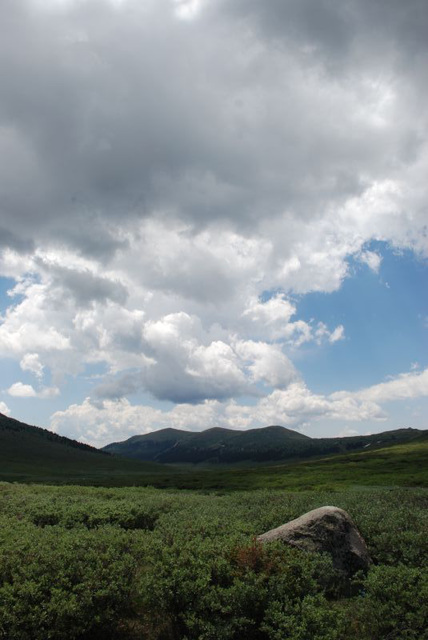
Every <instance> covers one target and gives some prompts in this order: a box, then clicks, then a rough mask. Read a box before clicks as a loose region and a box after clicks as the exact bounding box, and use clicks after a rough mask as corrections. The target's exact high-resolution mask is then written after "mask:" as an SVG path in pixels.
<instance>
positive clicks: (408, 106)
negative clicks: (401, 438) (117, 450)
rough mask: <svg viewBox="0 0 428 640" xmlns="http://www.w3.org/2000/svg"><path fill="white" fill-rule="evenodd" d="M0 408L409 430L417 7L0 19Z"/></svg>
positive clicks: (422, 362) (419, 65) (100, 437)
mask: <svg viewBox="0 0 428 640" xmlns="http://www.w3.org/2000/svg"><path fill="white" fill-rule="evenodd" d="M0 24H1V25H2V37H1V38H0V77H1V78H2V82H1V83H0V412H2V413H5V414H7V415H10V416H12V417H14V418H16V419H18V420H23V421H25V422H27V423H29V424H35V425H38V426H43V427H45V428H48V429H51V430H52V431H55V432H56V433H60V434H62V435H66V436H68V437H71V438H76V439H79V440H81V441H83V442H88V443H90V444H93V445H95V446H103V445H105V444H107V443H109V442H112V441H119V440H124V439H126V438H128V437H130V436H131V435H135V434H143V433H149V432H151V431H154V430H156V429H160V428H165V427H175V428H181V429H189V430H193V431H198V430H202V429H206V428H210V427H215V426H220V427H227V428H231V429H248V428H257V427H264V426H267V425H270V424H280V425H283V426H286V427H288V428H291V429H296V430H298V431H301V432H302V433H305V434H307V435H310V436H312V437H326V436H336V435H341V436H346V435H353V434H365V433H376V432H380V431H385V430H389V429H395V428H400V427H415V428H426V427H427V423H426V415H427V409H428V357H427V355H428V349H427V346H428V345H427V332H428V296H427V280H428V279H427V275H428V269H427V265H428V262H427V258H428V232H427V226H428V211H427V204H428V180H427V175H428V126H427V125H428V111H427V108H426V105H427V103H428V82H427V76H426V70H427V68H428V40H427V38H426V33H427V30H428V5H427V3H426V2H425V1H424V0H408V1H407V2H406V3H403V2H402V1H401V0H270V1H269V2H260V1H258V0H257V1H256V0H245V1H244V0H227V1H226V0H2V2H1V3H0Z"/></svg>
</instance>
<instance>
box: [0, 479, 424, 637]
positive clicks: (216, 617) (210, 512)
mask: <svg viewBox="0 0 428 640" xmlns="http://www.w3.org/2000/svg"><path fill="white" fill-rule="evenodd" d="M427 503H428V492H427V491H426V490H423V489H394V490H365V491H356V490H354V491H346V492H337V491H336V492H330V493H328V492H322V491H317V492H314V491H311V492H309V491H301V492H299V493H290V492H283V491H268V490H259V491H253V492H236V493H229V494H226V495H220V494H219V493H210V494H209V493H207V494H201V493H196V492H177V491H165V490H157V489H153V488H127V489H111V488H110V489H109V488H102V489H101V488H90V487H72V486H70V487H54V486H51V487H47V486H40V485H39V486H35V485H33V486H25V485H16V484H8V483H2V484H0V577H1V584H2V586H1V587H0V638H1V639H2V640H46V639H49V640H77V639H79V640H83V639H85V640H89V639H93V640H94V639H95V638H100V639H101V638H106V639H107V638H114V639H117V640H131V639H132V640H137V639H139V640H144V639H145V640H179V639H182V640H184V639H185V638H187V639H188V640H193V639H195V640H196V639H201V640H209V639H212V640H214V639H215V640H223V639H224V640H226V639H241V638H248V639H249V640H265V639H266V640H285V639H287V638H289V639H291V640H335V639H337V640H345V638H346V639H349V640H354V639H355V640H357V638H358V640H380V639H384V640H425V639H426V638H428V634H427V631H426V629H427V627H428V620H427V614H428V610H427V609H428V605H427V603H428V576H427V571H426V564H427V541H428V536H427V535H426V532H427V520H428V518H427V513H428V511H427V509H426V507H427ZM325 504H334V505H336V506H339V507H342V508H344V509H346V510H347V511H348V512H349V513H350V514H351V516H352V517H353V518H354V520H355V522H356V524H357V526H358V527H359V529H360V531H361V533H362V534H363V536H364V537H365V539H366V542H367V544H368V547H369V551H370V553H371V556H372V558H373V561H374V564H373V566H372V568H371V569H370V571H369V573H368V575H367V576H365V577H364V576H357V578H356V581H355V584H353V585H349V584H344V583H343V582H342V581H341V579H340V577H339V576H338V575H336V574H335V572H334V571H333V568H332V566H331V561H330V559H329V558H328V557H322V556H319V555H312V554H306V553H304V552H301V551H298V550H295V549H289V548H287V547H285V546H282V545H281V544H279V543H275V544H272V545H270V546H267V547H265V548H262V547H260V546H259V545H257V544H256V543H255V541H254V537H255V536H256V535H257V534H259V533H261V532H263V531H266V530H268V529H270V528H272V527H275V526H277V525H279V524H281V523H283V522H286V521H288V520H290V519H292V518H295V517H297V516H299V515H301V514H302V513H304V512H306V511H308V510H310V509H313V508H316V507H319V506H321V505H325Z"/></svg>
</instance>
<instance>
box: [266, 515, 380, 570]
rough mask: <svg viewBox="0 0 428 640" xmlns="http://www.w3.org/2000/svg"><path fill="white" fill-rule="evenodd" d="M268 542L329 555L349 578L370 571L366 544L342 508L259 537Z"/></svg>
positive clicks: (336, 566) (334, 564)
mask: <svg viewBox="0 0 428 640" xmlns="http://www.w3.org/2000/svg"><path fill="white" fill-rule="evenodd" d="M257 540H258V541H259V542H262V543H266V542H272V541H274V540H281V541H283V542H285V543H287V544H289V545H291V546H293V547H297V548H299V549H303V550H304V551H313V552H318V553H322V552H325V553H329V554H330V555H331V557H332V559H333V566H334V567H335V569H338V570H340V571H342V572H344V573H345V574H346V575H347V576H348V577H350V576H352V575H353V574H354V573H355V572H356V571H358V570H359V569H362V570H363V571H367V569H368V567H369V565H370V563H371V559H370V556H369V553H368V551H367V547H366V543H365V542H364V540H363V538H362V536H361V535H360V533H359V531H358V529H357V527H356V526H355V524H354V523H353V521H352V519H351V517H350V516H349V515H348V514H347V513H346V511H344V510H343V509H339V508H338V507H320V508H319V509H314V510H313V511H309V512H308V513H305V514H304V515H303V516H301V517H300V518H296V520H291V521H290V522H287V524H284V525H282V526H281V527H277V528H276V529H272V530H271V531H267V533H263V534H262V535H261V536H259V537H258V538H257Z"/></svg>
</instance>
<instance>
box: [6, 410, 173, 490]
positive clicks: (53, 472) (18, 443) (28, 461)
mask: <svg viewBox="0 0 428 640" xmlns="http://www.w3.org/2000/svg"><path fill="white" fill-rule="evenodd" d="M158 469H162V472H163V471H164V467H163V466H161V465H156V464H153V463H146V464H143V463H141V462H138V461H136V460H128V459H124V458H118V457H116V456H112V455H109V454H108V453H106V452H104V451H100V450H99V449H95V448H94V447H91V446H89V445H87V444H83V443H81V442H77V441H76V440H71V439H70V438H65V437H63V436H59V435H57V434H55V433H52V432H51V431H48V430H46V429H41V428H39V427H33V426H30V425H28V424H25V423H23V422H19V420H14V419H13V418H9V417H8V416H5V415H3V414H2V413H0V480H7V481H14V480H16V481H40V480H44V481H46V482H50V481H63V480H67V481H68V480H70V479H74V480H75V481H76V482H80V481H81V480H82V479H83V480H85V481H88V483H89V482H90V481H91V480H92V481H94V483H96V481H97V479H99V478H106V477H110V478H112V480H113V481H114V478H118V477H122V476H123V475H127V474H130V473H146V472H149V471H153V472H155V471H156V470H158Z"/></svg>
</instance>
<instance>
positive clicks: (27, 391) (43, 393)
mask: <svg viewBox="0 0 428 640" xmlns="http://www.w3.org/2000/svg"><path fill="white" fill-rule="evenodd" d="M6 393H8V394H9V395H10V396H13V397H14V398H42V399H48V398H54V397H55V396H58V395H59V393H60V391H59V389H58V388H57V387H41V388H40V389H39V390H37V391H36V390H35V389H34V387H33V386H32V385H31V384H24V383H23V382H15V383H14V384H12V385H11V386H10V387H9V389H7V391H6Z"/></svg>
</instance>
